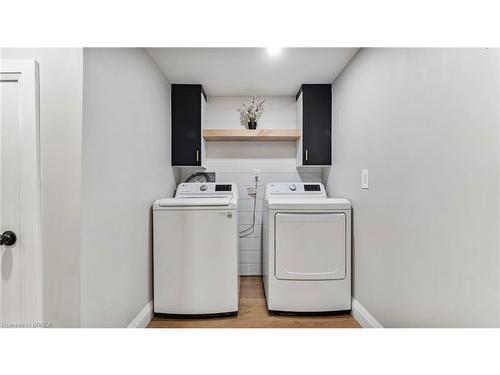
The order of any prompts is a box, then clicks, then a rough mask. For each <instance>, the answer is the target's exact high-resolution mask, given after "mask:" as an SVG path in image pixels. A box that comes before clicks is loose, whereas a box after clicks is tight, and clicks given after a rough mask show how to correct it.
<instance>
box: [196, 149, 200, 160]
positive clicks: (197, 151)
mask: <svg viewBox="0 0 500 375" xmlns="http://www.w3.org/2000/svg"><path fill="white" fill-rule="evenodd" d="M196 161H200V151H199V150H196Z"/></svg>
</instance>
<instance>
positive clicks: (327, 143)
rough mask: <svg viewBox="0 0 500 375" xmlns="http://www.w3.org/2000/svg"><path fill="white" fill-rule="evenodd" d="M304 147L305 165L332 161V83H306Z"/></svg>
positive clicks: (303, 157)
mask: <svg viewBox="0 0 500 375" xmlns="http://www.w3.org/2000/svg"><path fill="white" fill-rule="evenodd" d="M304 86H314V87H307V88H306V87H304V89H303V93H302V95H303V107H302V108H303V115H302V116H303V128H302V137H303V141H302V142H303V147H302V160H303V164H304V165H331V163H332V91H331V85H304Z"/></svg>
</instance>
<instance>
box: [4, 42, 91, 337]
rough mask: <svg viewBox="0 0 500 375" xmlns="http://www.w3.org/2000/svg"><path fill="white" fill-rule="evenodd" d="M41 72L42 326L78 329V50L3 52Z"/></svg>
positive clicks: (79, 77)
mask: <svg viewBox="0 0 500 375" xmlns="http://www.w3.org/2000/svg"><path fill="white" fill-rule="evenodd" d="M0 57H1V58H2V59H35V60H37V61H38V63H39V68H40V138H41V139H40V142H41V145H40V146H41V147H40V152H41V182H42V196H41V198H42V245H43V250H42V251H43V290H44V292H43V294H44V297H43V300H44V320H46V321H49V322H51V324H52V326H54V327H77V326H79V324H80V290H79V281H80V280H79V277H80V262H79V254H80V208H81V207H80V184H81V142H82V49H81V48H19V49H14V48H3V49H1V51H0Z"/></svg>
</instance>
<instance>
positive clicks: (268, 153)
mask: <svg viewBox="0 0 500 375" xmlns="http://www.w3.org/2000/svg"><path fill="white" fill-rule="evenodd" d="M263 98H265V99H266V102H265V104H264V107H265V112H264V114H263V115H262V118H261V119H260V120H259V123H258V128H270V129H273V128H295V127H296V123H295V97H292V96H290V97H288V96H274V97H273V96H269V97H263ZM259 99H261V98H260V97H259ZM250 100H251V98H250V97H237V96H236V97H222V96H221V97H209V98H208V103H207V107H206V127H207V128H211V129H214V128H215V129H217V128H238V129H241V128H242V125H241V124H240V118H239V113H238V112H237V109H238V108H239V107H240V106H241V103H249V102H250ZM206 153H207V171H210V172H216V180H217V182H235V183H237V184H238V188H239V196H240V201H239V210H238V211H239V215H238V216H239V224H240V225H239V228H240V230H241V229H244V228H247V227H249V225H251V224H252V210H253V197H251V196H249V195H248V193H247V187H248V186H251V185H252V184H254V182H253V181H254V175H253V169H259V170H260V174H261V177H260V182H259V184H258V195H257V198H258V199H257V214H256V222H257V223H258V224H257V226H256V228H255V232H254V233H253V234H252V235H251V236H249V237H247V238H243V239H240V242H239V250H240V274H242V275H260V274H261V273H262V207H263V195H264V189H265V185H266V184H267V183H269V182H287V181H319V182H321V178H322V170H321V169H319V168H309V169H307V168H306V169H302V170H301V171H300V172H299V171H298V170H297V168H296V166H295V165H296V163H295V153H296V144H295V142H207V143H206ZM192 172H193V169H190V168H186V169H183V170H182V174H181V176H180V177H181V179H182V180H183V179H185V178H187V177H188V176H189V175H190V174H191V173H192Z"/></svg>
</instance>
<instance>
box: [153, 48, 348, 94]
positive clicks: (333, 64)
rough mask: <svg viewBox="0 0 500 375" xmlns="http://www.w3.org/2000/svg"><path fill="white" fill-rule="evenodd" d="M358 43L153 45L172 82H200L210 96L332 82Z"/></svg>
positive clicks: (292, 91) (279, 90)
mask: <svg viewBox="0 0 500 375" xmlns="http://www.w3.org/2000/svg"><path fill="white" fill-rule="evenodd" d="M356 51H357V48H284V49H282V50H281V53H279V54H278V55H276V56H271V55H270V54H269V53H268V50H267V49H266V48H149V49H148V52H149V53H150V55H151V56H152V57H153V59H154V60H155V61H156V63H157V64H158V66H159V67H160V69H161V70H162V71H163V73H164V74H165V76H166V77H167V78H168V80H169V81H170V82H171V83H198V84H200V83H201V84H202V85H203V87H204V89H205V91H206V92H207V95H211V96H232V95H242V96H246V95H295V94H296V92H297V90H298V89H299V87H300V85H301V84H302V83H331V82H333V80H334V79H335V77H336V76H337V75H338V74H339V73H340V71H341V70H342V68H343V67H344V66H345V65H346V64H347V63H348V62H349V60H350V59H351V58H352V57H353V56H354V54H355V53H356Z"/></svg>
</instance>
